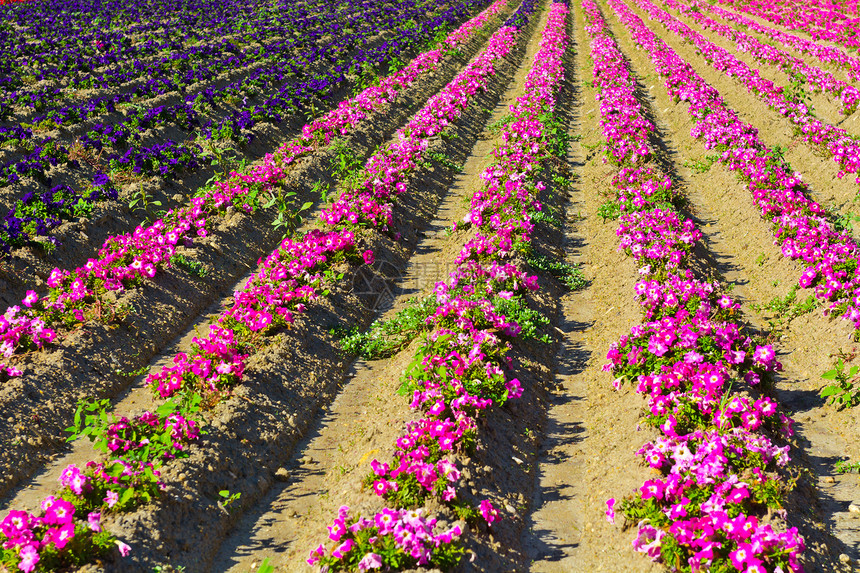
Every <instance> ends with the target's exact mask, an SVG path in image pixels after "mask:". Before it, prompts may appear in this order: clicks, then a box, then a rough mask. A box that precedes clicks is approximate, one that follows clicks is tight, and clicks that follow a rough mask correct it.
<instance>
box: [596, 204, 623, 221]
mask: <svg viewBox="0 0 860 573" xmlns="http://www.w3.org/2000/svg"><path fill="white" fill-rule="evenodd" d="M597 215H598V216H599V217H600V218H601V219H603V222H604V223H605V222H606V221H614V220H615V219H617V218H618V217H620V216H621V204H620V203H619V202H618V201H614V200H609V201H607V202H606V203H604V204H603V205H601V206H600V207H598V209H597Z"/></svg>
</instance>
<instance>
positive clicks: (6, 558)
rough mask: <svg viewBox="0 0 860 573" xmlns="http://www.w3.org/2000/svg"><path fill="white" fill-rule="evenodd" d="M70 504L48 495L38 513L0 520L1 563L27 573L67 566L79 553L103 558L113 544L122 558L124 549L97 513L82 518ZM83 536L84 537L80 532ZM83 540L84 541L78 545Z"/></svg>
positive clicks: (14, 512)
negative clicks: (103, 528)
mask: <svg viewBox="0 0 860 573" xmlns="http://www.w3.org/2000/svg"><path fill="white" fill-rule="evenodd" d="M76 509H77V508H76V507H75V505H74V504H73V503H71V502H69V501H67V500H66V499H63V498H57V497H54V496H48V497H46V498H45V499H44V500H42V503H41V513H40V514H39V515H36V514H32V513H30V512H27V511H19V510H12V511H10V512H9V513H8V514H7V515H6V517H4V518H3V520H2V521H0V542H2V545H0V557H2V558H3V562H4V563H9V562H10V559H11V560H12V562H15V563H16V564H17V567H18V570H20V571H23V572H24V573H29V572H31V571H34V570H36V568H37V567H38V568H39V570H49V569H59V568H63V567H68V566H70V565H73V564H75V563H76V561H75V558H76V557H77V555H80V554H90V555H91V556H92V557H98V556H103V555H105V554H107V553H108V551H110V549H111V548H112V547H113V546H114V544H117V546H118V547H119V550H120V552H121V553H122V554H123V555H126V554H127V553H128V550H129V548H128V546H127V545H125V544H124V543H122V542H120V541H117V540H115V539H114V538H113V537H112V536H111V535H110V534H109V533H107V532H105V531H103V530H102V526H101V517H102V516H101V512H99V511H92V512H89V513H86V514H85V517H84V515H82V514H80V513H79V512H76ZM85 532H86V533H87V535H84V533H85ZM83 539H86V541H85V542H82V540H83Z"/></svg>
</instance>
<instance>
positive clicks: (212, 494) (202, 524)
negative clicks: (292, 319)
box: [22, 63, 512, 571]
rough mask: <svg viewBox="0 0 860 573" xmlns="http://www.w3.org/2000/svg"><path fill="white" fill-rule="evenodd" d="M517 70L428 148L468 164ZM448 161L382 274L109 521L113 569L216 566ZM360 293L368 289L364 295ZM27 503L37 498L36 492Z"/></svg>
mask: <svg viewBox="0 0 860 573" xmlns="http://www.w3.org/2000/svg"><path fill="white" fill-rule="evenodd" d="M511 66H512V64H511V63H501V64H500V65H498V66H497V74H498V76H497V77H498V80H497V82H496V83H495V84H494V85H495V87H493V88H491V89H490V90H489V91H487V92H484V93H479V94H478V95H476V96H475V97H474V98H473V101H472V102H471V103H470V105H469V107H468V109H467V111H466V112H465V114H464V115H463V116H461V118H460V119H459V120H458V123H457V126H456V127H455V128H454V130H453V132H452V133H451V136H450V137H446V138H440V139H439V140H438V141H436V142H435V143H432V144H431V150H432V151H439V152H444V153H445V154H447V156H448V158H449V160H450V161H453V162H455V163H456V162H462V161H463V160H464V158H465V157H466V155H467V154H468V152H469V151H470V150H471V147H472V144H473V143H474V141H475V140H476V138H477V137H478V135H479V133H480V130H479V129H478V128H476V127H475V126H482V125H483V124H484V121H485V119H486V116H487V112H486V111H485V110H486V108H487V107H492V106H494V105H495V102H496V101H497V99H498V97H499V96H500V90H501V86H503V85H504V83H505V82H506V78H509V77H510V73H511V72H512V70H511V69H510V68H511ZM443 141H444V143H443ZM445 165H446V162H444V161H436V160H434V161H433V163H432V166H429V167H424V168H422V169H420V170H418V172H416V173H415V175H414V177H412V178H411V180H410V181H411V182H410V183H409V184H408V190H407V192H406V194H405V195H404V196H403V199H402V200H401V201H399V202H398V204H397V206H396V207H395V221H396V223H395V227H394V229H393V230H392V233H393V234H395V235H397V234H399V235H401V236H402V238H401V239H400V240H398V241H395V240H393V239H391V238H389V237H387V236H382V235H377V236H375V238H372V241H373V242H372V244H371V245H370V246H371V247H372V248H373V251H374V252H375V253H376V257H377V262H376V263H374V268H375V269H376V270H377V274H376V276H375V277H364V278H368V279H370V280H369V281H368V282H367V283H365V282H364V281H357V282H356V284H354V285H345V286H344V287H342V288H338V289H337V290H335V292H334V294H333V295H332V296H331V297H329V298H326V299H321V300H319V301H318V302H316V303H314V304H313V305H312V306H311V307H310V309H309V311H308V312H307V313H306V314H305V315H303V316H302V317H301V318H300V319H299V320H297V322H296V325H295V327H294V328H292V329H289V330H287V331H285V332H281V333H280V334H278V335H276V336H275V337H274V338H273V339H272V343H271V346H270V347H269V348H267V350H265V351H264V352H262V353H260V354H259V355H256V356H255V357H254V358H253V359H252V360H251V361H250V363H249V365H248V370H247V371H246V375H245V378H244V379H243V382H242V384H241V385H240V386H238V387H237V388H236V390H235V393H234V397H233V398H231V399H230V400H228V401H226V402H223V403H221V404H219V405H218V406H216V407H215V409H214V410H212V411H210V412H209V413H207V416H206V418H207V420H208V422H209V424H208V425H209V428H210V432H209V434H207V435H205V436H203V438H202V439H201V441H200V444H199V447H196V446H195V447H194V448H193V451H191V455H190V457H188V458H186V459H182V460H177V461H175V462H171V463H169V464H167V465H166V466H165V467H164V469H163V471H162V477H163V478H164V481H165V482H166V484H167V489H166V490H165V493H164V495H162V496H161V497H160V498H159V499H158V500H157V501H156V502H154V503H153V504H150V505H146V506H143V507H141V508H139V509H138V510H136V511H134V512H132V513H128V514H122V515H118V516H116V517H115V518H114V519H112V520H111V521H110V522H109V524H108V526H107V527H109V528H110V529H111V531H113V532H114V533H115V534H117V535H118V537H120V538H122V539H126V540H128V542H129V544H131V545H132V546H133V548H134V552H133V553H132V555H131V556H130V557H129V558H127V559H125V560H124V561H123V562H122V563H121V564H119V565H116V566H114V567H115V570H121V571H150V570H151V569H152V568H153V567H154V566H156V565H159V564H166V563H171V564H181V565H183V566H185V567H186V570H188V571H199V570H205V569H206V568H207V567H209V566H210V563H211V559H212V558H214V553H215V547H217V546H218V545H219V544H220V542H221V540H222V539H223V536H224V535H225V534H226V532H227V531H228V529H229V527H230V525H231V524H232V523H233V522H235V520H236V519H238V517H239V516H240V515H241V512H242V511H243V510H244V509H247V508H248V507H251V506H252V505H253V504H254V503H255V502H256V501H257V500H258V499H259V498H260V497H261V496H262V495H264V494H265V493H266V492H267V491H268V489H269V488H270V487H271V486H272V484H273V482H274V479H275V475H276V470H277V469H278V468H279V467H280V465H281V463H282V462H283V461H284V460H285V459H286V458H287V457H288V456H289V455H290V453H291V449H292V447H293V446H294V445H295V444H296V443H297V442H298V441H299V440H300V439H301V437H302V436H303V435H304V434H305V433H306V431H307V429H308V424H309V423H310V422H311V420H312V419H313V417H314V416H315V415H316V413H317V412H318V411H319V410H320V408H321V407H322V406H325V405H326V404H327V403H328V402H329V401H330V400H331V399H332V398H333V395H334V393H335V392H336V390H337V386H338V385H339V383H340V382H341V380H342V379H343V376H344V374H345V370H346V368H347V366H348V361H347V360H346V359H345V357H344V356H343V355H342V354H341V353H340V352H339V351H338V350H337V345H336V342H335V339H334V337H333V335H332V334H331V330H332V329H348V328H350V327H352V326H359V327H361V326H363V325H366V324H367V323H368V321H369V320H370V319H371V318H372V316H373V315H374V312H373V308H374V306H375V304H376V302H377V300H378V299H379V298H381V297H384V296H385V294H386V290H387V288H386V286H385V282H386V279H392V278H394V277H393V276H392V275H393V274H394V273H396V272H402V269H403V268H405V265H406V262H407V261H408V260H409V258H410V256H411V253H412V251H413V249H414V247H415V244H416V242H417V239H418V237H417V233H418V232H420V231H422V230H423V229H425V228H427V226H428V225H429V224H430V222H431V221H432V218H433V216H434V213H435V211H436V208H437V207H438V205H439V202H440V200H441V198H442V197H443V196H444V195H445V193H446V192H447V190H448V189H449V187H450V184H451V182H452V180H453V174H452V173H451V172H450V171H449V170H448V169H447V168H445ZM335 270H336V271H349V269H348V268H347V269H335ZM398 270H399V271H398ZM363 288H369V289H371V291H372V292H368V291H367V290H364V292H362V289H363ZM140 392H146V390H144V389H141V390H140ZM133 397H134V395H132V396H130V397H129V399H133ZM120 409H122V407H121V408H120ZM39 486H40V487H41V488H43V491H42V493H43V494H44V493H50V491H51V487H52V484H51V483H50V480H47V481H46V482H45V483H41V484H39ZM224 489H227V490H229V491H230V492H231V493H238V494H241V498H240V500H239V501H238V502H237V503H236V504H234V505H233V506H231V507H230V511H229V512H228V511H227V510H225V509H224V508H223V505H221V504H220V503H219V500H220V499H221V498H220V497H219V495H218V492H219V491H221V490H224ZM26 497H27V499H31V500H32V499H34V496H33V495H32V492H28V493H27V496H26ZM22 499H23V498H22ZM237 510H238V511H237ZM201 552H202V556H203V558H202V559H201Z"/></svg>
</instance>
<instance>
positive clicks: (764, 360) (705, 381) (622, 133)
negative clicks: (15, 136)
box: [583, 0, 803, 573]
mask: <svg viewBox="0 0 860 573" xmlns="http://www.w3.org/2000/svg"><path fill="white" fill-rule="evenodd" d="M611 4H612V7H613V8H614V10H615V11H616V13H617V14H619V16H620V18H621V20H622V22H624V23H625V24H629V22H630V18H631V14H630V13H629V11H627V9H626V7H625V6H623V5H622V4H619V3H616V2H611ZM583 5H584V8H585V12H586V20H587V25H586V31H587V32H588V33H589V35H590V36H591V37H592V38H593V41H592V43H591V54H592V57H593V60H594V74H593V77H594V85H595V87H597V88H598V90H599V95H598V99H599V100H600V109H601V116H602V118H603V119H602V127H603V133H604V136H605V137H606V140H607V146H608V147H609V148H610V149H612V148H613V147H615V146H618V147H620V148H621V151H617V152H611V151H610V152H609V154H608V155H609V157H610V158H611V159H612V160H613V161H617V162H618V163H619V164H620V169H619V171H618V173H617V174H616V176H615V177H614V179H613V183H614V185H615V187H616V190H617V191H618V200H619V202H620V203H621V205H622V208H623V212H624V214H623V215H622V217H621V220H620V225H619V228H618V231H617V234H618V235H619V237H620V238H621V245H620V247H619V248H620V249H622V250H625V251H626V252H627V253H628V254H630V255H631V256H632V257H633V258H634V260H635V261H636V262H637V264H638V265H639V267H640V274H641V275H642V276H643V279H642V280H641V281H640V282H639V283H638V284H637V285H636V294H637V295H638V298H639V301H640V303H641V304H642V305H643V311H644V314H645V317H646V319H648V320H649V322H646V323H644V324H642V325H640V326H635V327H633V329H631V333H630V335H629V336H624V337H622V338H621V340H620V341H619V342H618V343H615V344H613V345H612V347H611V349H610V351H609V353H608V355H607V358H608V359H609V361H610V362H609V363H608V364H607V365H606V366H605V369H607V370H609V371H612V372H613V374H614V375H615V376H617V378H616V381H615V386H616V387H619V386H620V384H622V383H624V382H625V381H630V382H633V383H635V384H636V386H637V391H638V392H640V393H642V394H643V395H645V396H646V397H647V399H648V407H649V410H648V414H647V416H646V421H647V422H648V423H649V424H650V425H652V426H655V427H656V428H657V429H658V430H659V431H660V432H661V433H662V435H663V436H662V437H661V438H659V439H658V440H656V441H655V442H652V443H648V444H646V445H645V446H643V448H641V449H640V451H639V452H638V453H639V455H641V456H643V457H644V458H645V460H646V463H648V464H649V465H650V466H651V467H652V468H654V469H656V470H659V471H660V473H661V477H659V478H655V479H650V480H648V481H646V482H645V483H644V484H643V485H642V487H641V488H639V490H638V491H637V493H636V494H635V495H634V496H633V497H632V498H629V499H626V500H624V501H623V502H621V504H620V505H621V511H622V512H623V513H624V515H625V517H626V518H627V519H630V520H633V521H634V523H638V535H637V537H636V540H635V541H634V547H635V548H636V549H637V550H638V551H641V552H644V553H646V554H647V555H649V556H650V557H651V558H652V559H654V560H655V561H663V562H664V563H666V565H667V566H669V567H673V568H677V569H678V570H681V571H702V570H716V569H720V570H728V567H734V568H735V569H736V570H738V571H744V572H749V573H763V572H765V571H781V570H785V569H788V570H792V571H798V570H800V565H799V562H798V557H799V554H800V552H801V551H802V550H803V541H802V539H801V538H800V537H799V535H798V534H797V530H796V529H789V530H788V531H785V532H783V533H778V532H776V531H775V530H774V529H773V527H772V526H771V525H770V524H768V523H764V522H762V520H761V519H760V517H759V516H760V514H761V513H762V505H765V506H767V507H768V508H769V509H776V510H777V511H779V510H780V509H781V501H782V500H781V497H780V494H781V493H782V492H783V490H784V489H787V484H786V481H785V477H784V476H782V475H780V474H779V473H778V471H777V470H778V469H779V468H780V467H782V466H784V465H785V464H786V463H787V462H788V461H789V460H788V455H787V449H788V448H787V447H780V446H777V445H775V444H774V443H773V442H772V440H771V439H770V438H768V432H779V431H782V432H789V431H790V429H789V427H790V426H789V424H790V421H789V420H788V419H787V418H785V417H784V416H783V415H782V414H780V413H779V412H778V409H777V406H776V403H775V402H774V401H773V400H772V399H770V398H768V397H767V396H764V395H758V397H757V398H755V396H754V395H755V394H756V393H757V388H758V387H760V386H758V385H759V383H760V382H761V379H762V378H767V376H768V373H769V372H772V371H774V370H777V369H779V367H780V365H779V363H778V362H777V361H776V356H775V353H774V352H773V349H772V348H771V347H770V346H766V345H755V344H754V343H753V342H752V341H751V340H750V339H749V338H748V337H746V336H744V335H742V334H741V332H740V327H739V325H738V324H737V323H735V322H732V321H731V317H732V316H733V315H734V314H735V313H736V311H737V309H738V305H737V303H735V302H734V301H732V300H731V298H730V297H728V296H727V295H725V294H721V293H720V292H719V285H717V284H715V283H707V282H703V281H700V280H697V279H696V278H695V277H694V275H693V273H692V271H691V270H690V269H689V268H685V267H686V259H687V257H688V256H689V253H690V252H691V250H692V249H693V248H694V246H695V245H696V243H698V242H699V241H700V239H701V234H700V232H699V231H698V230H697V229H695V227H694V225H692V223H691V221H688V220H684V219H683V217H681V216H680V215H679V214H678V213H677V212H675V211H673V210H672V209H671V208H669V207H665V206H664V207H658V204H660V205H666V204H667V202H669V201H671V200H673V199H677V196H676V195H675V193H674V191H673V190H672V182H671V179H670V178H668V177H667V176H666V175H665V174H664V173H661V172H660V171H659V169H657V168H656V167H655V166H654V165H653V164H651V161H650V157H651V155H652V154H651V152H650V146H649V142H648V137H649V134H653V133H654V131H655V130H654V127H653V125H652V124H650V122H648V121H647V120H646V119H645V118H644V114H643V113H642V108H641V106H640V104H639V102H638V101H637V100H636V98H635V92H634V89H635V83H634V81H633V78H632V77H631V75H630V71H629V69H628V67H627V64H626V60H625V59H624V57H623V54H622V53H621V51H620V50H619V49H618V46H617V45H616V44H615V42H614V40H613V39H612V38H611V37H610V35H609V34H608V32H607V30H606V26H605V22H604V20H603V17H602V15H601V14H600V11H599V9H598V8H597V6H596V5H595V4H594V3H593V2H591V0H586V1H585V2H584V3H583ZM643 126H645V127H646V131H645V132H644V133H643ZM630 149H635V150H637V151H636V153H635V154H632V155H631V154H628V153H626V151H625V150H630ZM619 157H621V158H622V159H621V160H620V161H619V160H618V158H619ZM738 378H745V379H746V380H747V381H748V382H749V383H750V384H749V386H746V387H744V388H743V390H733V387H737V379H738ZM765 430H767V432H766V431H765ZM766 491H776V492H778V493H777V495H776V496H768V495H766V494H765V493H764V492H766ZM607 503H608V506H609V509H608V511H607V517H608V518H609V519H610V520H614V517H615V505H616V503H615V500H614V499H612V500H609V501H608V502H607Z"/></svg>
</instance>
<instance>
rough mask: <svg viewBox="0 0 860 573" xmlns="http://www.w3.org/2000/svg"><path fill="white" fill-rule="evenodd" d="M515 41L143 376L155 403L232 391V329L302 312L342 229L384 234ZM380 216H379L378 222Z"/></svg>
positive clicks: (401, 134) (434, 105)
mask: <svg viewBox="0 0 860 573" xmlns="http://www.w3.org/2000/svg"><path fill="white" fill-rule="evenodd" d="M516 36H517V31H516V29H513V28H501V29H500V30H498V31H497V32H496V33H495V34H493V36H492V37H491V38H490V40H489V42H488V43H487V46H486V47H485V48H484V50H482V52H481V53H480V54H479V55H478V56H477V57H476V58H475V59H474V60H473V61H472V62H470V63H469V64H468V65H467V66H466V67H465V68H464V69H463V71H461V72H460V73H459V74H457V76H456V77H455V78H454V79H453V80H452V81H451V82H450V83H449V84H448V85H447V86H446V87H445V88H444V89H443V90H442V91H441V92H439V93H438V94H437V95H435V96H433V97H432V98H431V99H430V100H428V102H427V104H426V105H425V106H424V107H423V108H422V109H421V110H420V111H419V112H418V113H416V115H415V117H414V118H413V119H412V120H411V121H410V122H409V123H408V124H407V125H406V126H405V127H403V128H401V129H400V130H398V132H397V133H396V134H395V136H394V139H395V141H394V142H393V143H390V144H388V145H387V146H384V147H383V148H382V149H380V150H379V151H378V152H376V153H375V154H374V155H373V156H372V157H371V158H370V159H369V160H368V161H367V164H366V165H365V167H364V170H363V171H362V177H361V178H360V181H359V182H358V183H356V184H353V185H350V186H348V187H347V188H346V189H344V190H343V191H342V193H341V194H340V195H339V196H338V198H337V199H335V201H334V202H333V203H332V205H331V206H330V207H329V208H327V209H324V210H323V212H322V214H321V215H320V218H321V219H322V221H323V223H324V224H325V225H327V226H330V227H336V228H337V230H334V231H330V232H322V231H314V232H311V233H308V234H306V235H305V236H304V237H303V238H302V239H301V240H297V241H294V240H292V239H289V238H288V239H285V240H284V242H283V243H282V244H281V246H280V248H279V249H278V250H277V251H275V252H274V253H273V254H272V255H270V256H269V257H268V258H267V259H266V260H265V262H263V264H262V266H261V268H260V269H259V270H258V271H257V272H256V273H255V274H254V276H253V277H252V278H250V279H249V280H248V282H247V284H246V285H245V287H244V288H243V289H241V290H240V291H239V292H237V293H236V294H235V295H234V301H233V305H232V307H231V308H229V309H227V310H226V311H225V312H224V313H223V314H222V316H221V318H220V319H219V323H220V324H221V326H219V327H213V335H212V336H210V337H208V338H201V339H199V340H197V339H195V349H194V350H195V352H193V355H192V356H191V357H189V356H186V355H185V354H180V355H178V356H177V357H176V358H175V359H174V365H173V366H170V367H167V368H164V369H163V370H162V371H161V372H159V373H154V374H151V375H150V376H149V378H148V381H149V382H150V383H151V384H152V385H153V386H154V387H156V388H157V389H158V392H159V394H160V395H161V396H162V397H168V396H170V395H172V394H173V393H174V392H176V391H178V390H180V389H181V388H184V387H191V388H197V389H198V390H203V391H215V390H217V389H219V388H226V387H229V386H230V385H232V384H233V383H234V382H235V381H236V380H237V379H238V378H241V372H242V370H244V362H245V359H246V358H247V356H246V355H245V354H243V348H242V342H243V340H239V339H238V338H237V337H236V336H235V335H234V331H235V330H236V327H237V326H239V325H242V326H244V327H246V328H247V329H249V330H250V331H252V332H259V331H261V330H264V329H265V328H266V327H268V326H269V325H270V324H272V323H273V322H274V323H275V324H276V325H279V324H280V325H282V324H286V323H290V322H292V320H293V316H294V314H295V313H300V312H302V311H303V310H304V309H305V308H306V303H307V302H309V301H311V300H313V299H315V298H316V297H317V296H318V293H317V288H318V287H319V286H320V285H321V284H322V279H323V272H324V271H325V270H326V269H327V268H330V266H331V263H332V257H333V256H335V255H336V254H338V253H343V254H346V253H349V252H351V251H353V250H354V249H355V246H356V245H355V237H354V232H353V231H352V230H350V229H349V228H346V227H345V226H353V225H359V224H361V225H366V226H368V227H371V228H376V229H379V230H380V231H386V230H388V228H389V225H390V224H391V221H392V214H393V205H394V201H395V200H396V197H397V196H398V195H400V194H402V193H403V192H404V191H405V190H406V184H407V181H408V179H409V175H410V174H411V173H412V172H413V171H414V170H415V169H416V168H417V167H418V162H419V161H420V159H421V157H422V154H423V152H424V151H425V150H426V149H427V147H428V143H429V140H430V138H432V137H434V136H436V135H438V134H439V133H440V132H441V131H443V130H444V129H445V127H448V126H451V125H453V124H454V122H456V120H457V118H458V117H459V116H460V115H462V113H463V111H464V110H465V109H466V106H467V105H468V103H469V101H470V98H471V97H472V96H473V95H475V94H476V93H477V92H478V91H479V90H483V89H486V87H487V85H488V84H489V82H490V81H491V80H492V77H493V73H494V65H495V63H496V62H497V61H499V60H501V59H502V58H504V57H505V56H507V54H508V53H510V50H511V49H512V47H513V46H514V44H515V42H516ZM380 213H383V214H384V216H381V217H380V216H378V215H379V214H380ZM373 256H374V255H373V253H372V251H366V252H365V253H364V254H363V258H364V262H366V263H371V262H373ZM215 328H217V331H216V330H214V329H215ZM225 330H226V331H228V332H229V334H228V335H226V336H229V340H226V339H225V334H224V331H225ZM246 341H247V338H246V339H245V340H244V342H246ZM213 344H216V347H215V348H214V349H208V348H204V345H209V346H212V345H213ZM201 363H202V364H203V367H204V369H205V371H204V374H203V375H201V374H199V373H198V372H197V371H198V370H200V368H201V366H200V364H201Z"/></svg>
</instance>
